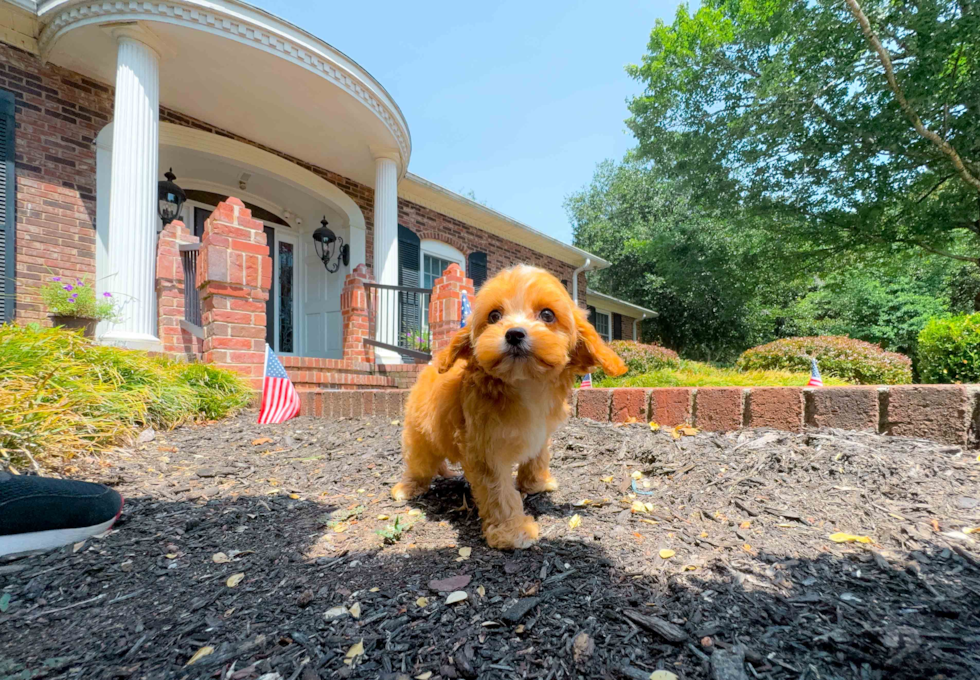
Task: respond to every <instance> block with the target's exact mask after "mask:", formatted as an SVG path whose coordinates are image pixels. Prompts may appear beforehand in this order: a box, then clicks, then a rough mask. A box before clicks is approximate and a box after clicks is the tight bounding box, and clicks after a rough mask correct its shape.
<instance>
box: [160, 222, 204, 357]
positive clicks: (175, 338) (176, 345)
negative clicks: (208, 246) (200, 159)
mask: <svg viewBox="0 0 980 680" xmlns="http://www.w3.org/2000/svg"><path fill="white" fill-rule="evenodd" d="M199 242H200V239H199V238H198V237H197V236H194V234H192V233H191V232H190V231H189V230H188V229H187V227H185V226H184V223H183V222H181V221H180V220H174V221H173V222H171V223H170V224H168V225H167V226H166V227H164V228H163V231H161V232H160V238H159V240H158V241H157V269H156V291H157V335H158V336H159V338H160V341H161V342H162V343H163V352H164V354H167V355H173V356H178V357H183V358H185V359H195V358H198V357H200V356H201V341H200V340H199V339H197V338H195V337H194V336H193V335H191V334H190V333H188V332H187V331H185V330H184V329H183V328H181V327H180V322H181V321H182V320H183V318H184V266H183V264H182V263H181V260H180V246H181V245H183V244H189V243H199Z"/></svg>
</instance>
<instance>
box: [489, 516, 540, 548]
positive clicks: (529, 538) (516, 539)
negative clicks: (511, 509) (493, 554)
mask: <svg viewBox="0 0 980 680" xmlns="http://www.w3.org/2000/svg"><path fill="white" fill-rule="evenodd" d="M483 533H484V534H485V535H486V537H487V544H488V545H489V546H490V547H491V548H497V549H498V550H523V549H524V548H530V547H531V546H532V545H534V544H535V543H537V542H538V523H537V522H535V521H534V520H533V519H531V518H530V517H527V516H526V515H525V516H523V517H519V518H517V519H515V520H512V521H510V522H506V523H504V524H489V525H487V526H486V527H484V529H483Z"/></svg>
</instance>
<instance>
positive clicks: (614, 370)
mask: <svg viewBox="0 0 980 680" xmlns="http://www.w3.org/2000/svg"><path fill="white" fill-rule="evenodd" d="M575 327H576V328H577V329H578V343H577V344H576V345H575V348H574V349H573V350H572V353H571V361H570V362H569V364H568V368H569V369H571V370H572V371H573V372H574V373H576V374H579V375H584V374H585V373H589V372H591V371H592V369H593V368H595V367H596V366H602V370H604V371H605V372H606V374H607V375H611V376H617V375H622V374H623V373H625V372H626V364H624V363H623V360H622V359H620V358H619V355H618V354H616V353H615V352H613V351H612V350H611V349H610V348H609V345H607V344H606V343H605V342H604V341H603V339H602V338H601V337H599V334H598V333H596V330H595V328H593V327H592V324H590V323H589V320H588V318H586V316H585V312H584V311H582V310H581V309H578V308H576V309H575Z"/></svg>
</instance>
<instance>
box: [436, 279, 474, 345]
mask: <svg viewBox="0 0 980 680" xmlns="http://www.w3.org/2000/svg"><path fill="white" fill-rule="evenodd" d="M464 290H465V291H466V295H467V296H468V297H469V299H470V305H472V304H473V296H474V293H473V281H472V280H471V279H468V278H466V277H465V276H463V270H462V269H460V268H459V265H458V264H455V263H454V264H451V265H449V267H447V268H446V271H444V272H443V273H442V276H441V277H439V278H438V279H436V282H435V284H433V286H432V299H431V301H430V302H429V342H430V345H431V347H432V353H433V354H435V353H436V352H438V351H439V350H441V349H443V348H444V347H447V346H449V341H450V340H452V337H453V334H454V333H455V332H456V331H458V330H459V328H460V326H461V325H462V321H463V313H462V309H463V291H464Z"/></svg>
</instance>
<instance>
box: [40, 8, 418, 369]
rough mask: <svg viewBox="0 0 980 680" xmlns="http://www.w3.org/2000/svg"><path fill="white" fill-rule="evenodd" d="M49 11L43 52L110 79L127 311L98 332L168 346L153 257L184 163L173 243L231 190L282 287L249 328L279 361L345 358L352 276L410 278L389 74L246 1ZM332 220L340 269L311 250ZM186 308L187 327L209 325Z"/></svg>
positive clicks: (106, 271) (108, 228) (101, 240)
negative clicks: (170, 176) (171, 177)
mask: <svg viewBox="0 0 980 680" xmlns="http://www.w3.org/2000/svg"><path fill="white" fill-rule="evenodd" d="M38 19H39V21H40V24H41V26H42V28H41V35H40V37H39V40H38V44H39V48H40V51H41V53H42V56H43V58H44V59H46V60H47V61H49V62H51V63H54V64H57V65H59V66H63V67H65V68H69V69H71V70H73V71H76V72H78V73H81V74H83V75H85V76H88V77H90V78H92V79H93V80H95V81H101V82H106V83H110V84H112V85H113V86H114V93H113V100H114V103H113V119H112V123H110V124H109V125H107V126H105V127H104V128H103V129H102V130H101V132H100V133H99V134H98V136H97V139H96V140H95V141H96V145H97V192H96V194H97V217H96V222H97V252H96V255H97V257H96V279H97V286H98V287H99V289H100V291H103V292H111V293H112V294H113V295H114V296H115V297H116V298H117V299H118V300H122V301H123V305H124V307H123V310H122V311H123V314H122V318H121V320H120V321H119V322H118V323H115V324H103V325H102V326H101V327H100V328H99V338H100V339H101V341H102V342H105V343H111V344H116V345H122V346H127V347H131V348H138V349H145V350H150V351H164V350H165V349H166V347H165V344H166V342H165V338H164V337H163V335H164V331H163V328H164V326H163V325H161V324H160V322H159V319H160V318H162V317H161V314H162V312H161V310H160V308H159V307H160V302H159V300H158V289H159V279H160V274H161V272H157V271H156V269H157V268H156V267H155V266H154V265H155V264H159V253H160V252H161V251H162V250H165V249H164V248H162V246H163V242H164V241H165V240H166V238H165V237H164V233H165V229H164V224H163V223H162V221H161V219H160V215H159V214H158V186H157V185H158V182H159V181H160V180H161V179H162V178H163V175H164V173H166V172H167V171H168V170H170V169H171V168H172V170H173V173H174V174H175V175H176V176H177V182H178V184H179V185H180V187H181V188H182V189H183V190H184V191H185V193H186V196H187V201H186V202H185V203H184V205H183V206H182V208H181V211H180V215H179V218H180V221H181V222H183V223H184V225H186V227H185V231H186V233H184V232H182V231H180V230H178V233H177V234H176V235H174V234H171V236H170V237H168V238H170V239H171V240H173V237H174V236H176V237H177V238H180V239H185V238H190V239H191V240H193V239H195V238H196V239H197V240H199V241H200V240H201V239H202V238H204V225H205V222H206V221H207V219H208V218H209V216H210V215H211V214H212V213H213V212H215V211H216V209H217V208H218V207H219V205H220V203H221V201H222V200H224V199H225V198H227V197H228V196H236V197H238V198H239V199H240V201H241V204H242V206H241V207H242V208H245V209H247V210H248V211H249V215H250V216H249V219H252V220H256V221H257V222H258V223H259V224H260V231H261V235H262V237H263V238H262V239H256V240H255V242H254V244H253V245H255V246H256V247H259V246H260V243H259V241H260V240H262V241H264V242H263V243H262V244H261V245H262V246H264V247H266V248H267V249H268V250H267V255H268V257H269V258H270V263H269V266H270V271H269V274H270V281H269V285H268V290H267V291H266V294H267V296H268V299H267V300H262V302H263V303H264V310H263V314H264V317H265V318H264V320H263V321H264V323H263V326H264V334H263V337H261V338H254V339H255V340H260V341H261V342H262V343H263V344H264V342H265V341H268V342H269V344H270V345H271V346H272V347H273V348H274V349H275V350H276V351H277V352H278V353H280V354H282V355H286V356H296V357H299V356H305V357H311V358H316V359H325V360H326V359H331V360H337V361H342V360H343V359H344V357H345V350H344V330H343V313H342V310H341V303H340V301H341V294H342V292H343V288H344V283H345V277H346V276H347V275H349V274H350V273H351V271H352V270H354V269H355V268H357V267H361V268H363V269H364V270H365V271H368V270H370V271H373V272H375V273H376V274H377V280H378V281H377V282H378V283H379V284H389V285H397V284H398V261H397V260H398V255H397V252H398V247H397V221H398V212H397V211H398V181H399V179H400V178H401V177H403V176H404V175H405V173H406V171H407V167H408V161H409V158H410V154H411V139H410V135H409V132H408V127H407V124H406V122H405V120H404V117H403V116H402V114H401V112H400V110H399V109H398V107H397V105H396V104H395V103H394V101H393V100H392V99H391V97H390V96H389V95H388V93H387V92H386V91H385V90H384V88H383V87H382V86H381V85H380V83H378V82H377V81H376V80H375V79H374V78H373V77H372V76H371V75H370V74H369V73H367V72H366V71H365V70H364V69H363V68H361V67H360V66H359V65H358V64H356V63H355V62H353V61H352V60H351V59H350V58H349V57H347V56H346V55H344V54H342V53H341V52H339V51H338V50H336V49H334V48H333V47H332V46H330V45H328V44H327V43H324V42H323V41H321V40H318V39H317V38H315V37H314V36H311V35H309V34H308V33H305V32H304V31H302V30H300V29H298V28H297V27H295V26H292V25H290V24H288V23H286V22H284V21H282V20H281V19H278V18H276V17H274V16H272V15H269V14H267V13H265V12H263V11H261V10H258V9H256V8H254V7H251V6H249V5H246V4H244V3H240V2H236V1H235V0H217V1H216V2H207V3H205V2H197V1H195V0H190V1H189V2H183V3H181V4H179V5H172V4H166V3H154V4H152V5H151V4H149V3H112V4H105V3H87V2H79V1H76V0H67V1H64V2H54V3H47V4H44V5H42V6H41V8H40V9H39V12H38ZM300 159H301V160H300ZM324 221H325V226H328V228H329V229H330V230H332V231H333V232H334V234H335V235H336V236H337V237H338V241H337V243H338V244H339V240H340V239H342V240H343V243H344V244H346V245H348V246H349V258H348V259H347V261H346V262H340V263H339V266H338V263H337V262H336V261H334V260H331V261H329V262H324V261H322V260H321V259H320V257H319V256H318V253H317V252H316V250H315V248H314V242H313V238H312V235H313V232H314V230H316V229H317V228H319V227H321V225H322V224H323V223H324ZM193 245H194V244H193V243H191V242H181V243H178V246H179V247H180V248H182V251H178V252H182V254H181V255H180V258H181V259H182V260H183V261H186V263H187V266H188V267H191V266H192V265H193V264H194V261H195V258H196V257H199V255H195V254H194V248H193ZM181 266H182V267H183V266H184V265H183V264H182V265H181ZM162 274H163V275H164V278H166V274H167V272H162ZM202 304H204V301H203V300H202ZM188 311H189V312H190V314H191V316H192V318H191V319H187V318H183V319H181V320H182V321H184V322H185V325H187V324H190V325H191V326H199V327H201V328H203V327H204V324H194V323H193V321H194V318H193V315H194V313H195V312H194V310H193V309H190V310H188ZM168 318H169V317H168ZM202 333H203V331H202ZM378 354H379V358H381V359H385V360H390V361H398V360H399V358H400V355H399V354H397V353H388V354H386V353H385V351H384V350H383V349H379V351H378ZM382 355H384V356H382Z"/></svg>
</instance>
